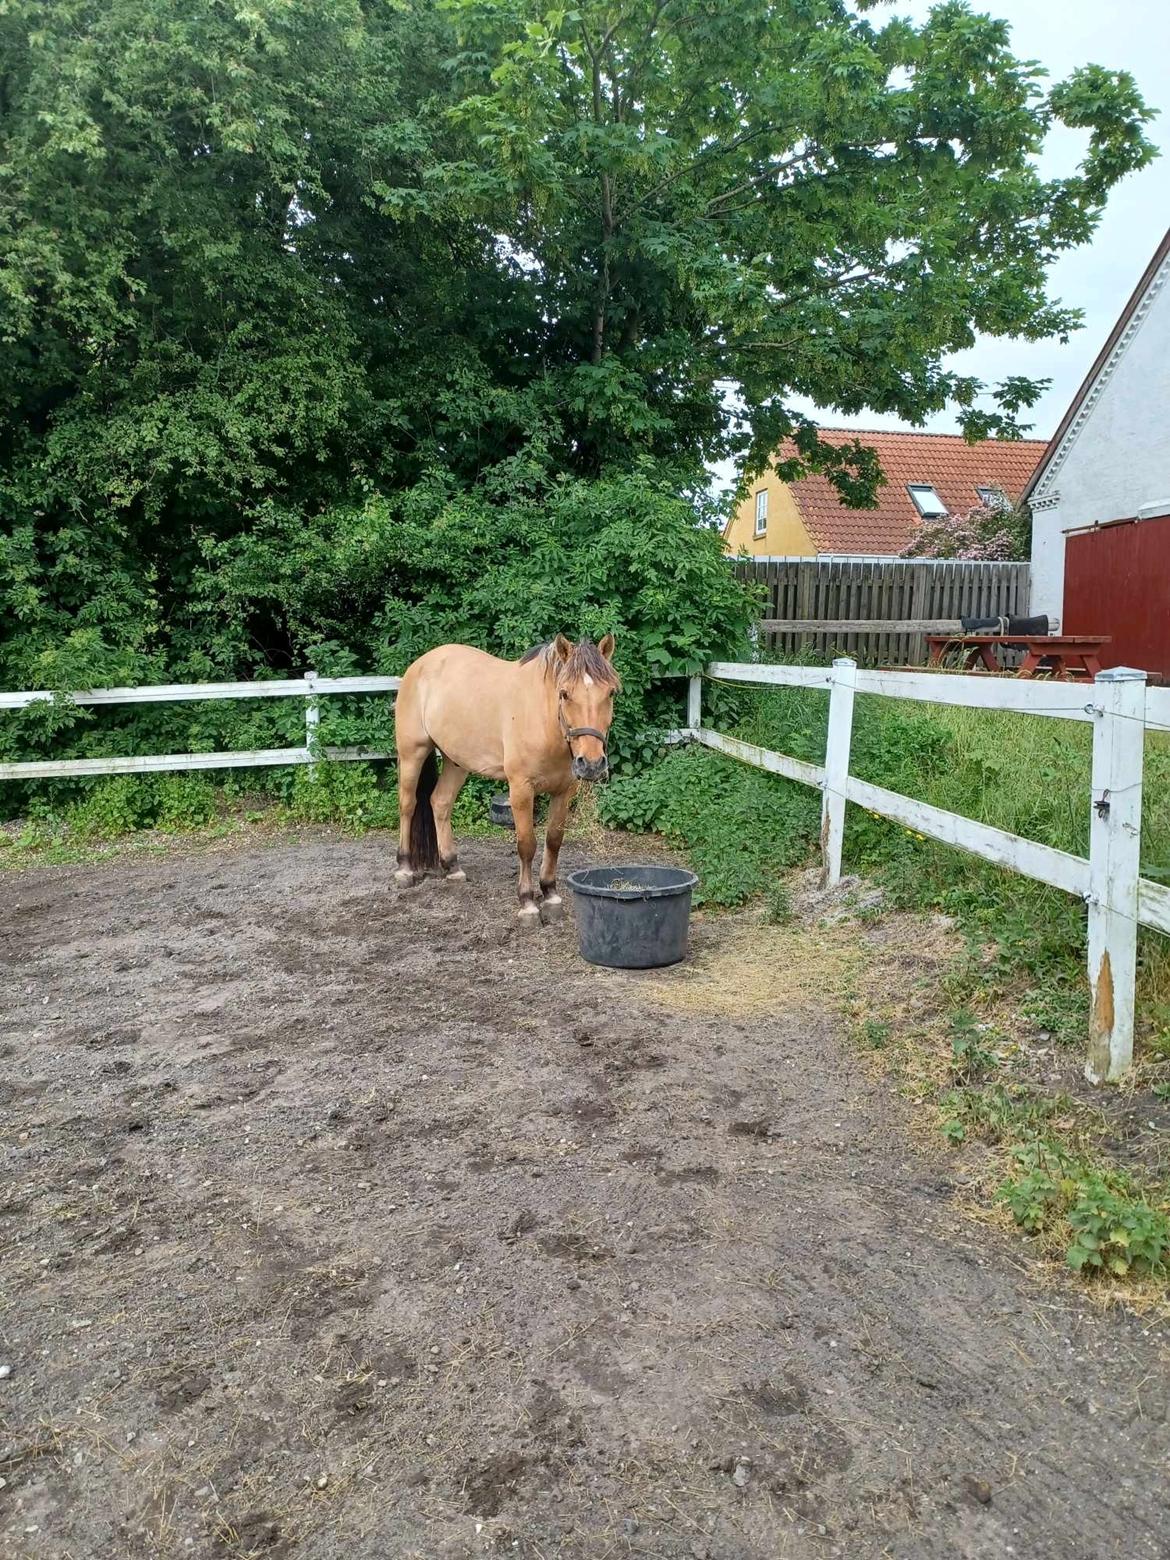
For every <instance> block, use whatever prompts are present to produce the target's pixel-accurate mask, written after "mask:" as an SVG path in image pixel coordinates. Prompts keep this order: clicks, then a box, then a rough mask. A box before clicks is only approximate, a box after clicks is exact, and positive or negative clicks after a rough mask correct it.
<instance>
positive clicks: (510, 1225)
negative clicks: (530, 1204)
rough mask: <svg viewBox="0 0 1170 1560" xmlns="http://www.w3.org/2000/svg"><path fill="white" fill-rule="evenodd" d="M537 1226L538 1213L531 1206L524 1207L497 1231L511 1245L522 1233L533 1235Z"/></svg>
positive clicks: (505, 1242) (501, 1238) (500, 1237)
mask: <svg viewBox="0 0 1170 1560" xmlns="http://www.w3.org/2000/svg"><path fill="white" fill-rule="evenodd" d="M535 1228H536V1215H535V1214H534V1213H533V1211H532V1209H531V1208H522V1209H521V1210H520V1212H519V1213H518V1214H516V1216H515V1217H514V1218H512V1219H509V1220H508V1222H507V1224H504V1225H501V1226H500V1228H499V1229H498V1230H497V1231H496V1235H497V1236H498V1237H499V1239H500V1240H502V1241H503V1242H504V1244H505V1245H508V1246H511V1245H514V1244H515V1242H516V1241H518V1240H519V1239H520V1238H521V1236H522V1235H531V1234H532V1231H533V1230H534V1229H535Z"/></svg>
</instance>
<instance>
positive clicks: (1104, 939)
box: [1085, 666, 1146, 1083]
mask: <svg viewBox="0 0 1170 1560" xmlns="http://www.w3.org/2000/svg"><path fill="white" fill-rule="evenodd" d="M1093 693H1094V696H1095V697H1094V703H1095V704H1096V706H1097V709H1096V723H1095V725H1094V727H1093V777H1092V802H1093V805H1092V810H1091V812H1090V815H1089V985H1090V988H1091V991H1092V1006H1091V1008H1090V1010H1089V1057H1088V1061H1087V1062H1086V1063H1085V1077H1086V1078H1087V1079H1088V1080H1089V1082H1090V1083H1103V1082H1105V1080H1106V1079H1113V1078H1119V1077H1121V1075H1122V1074H1123V1073H1124V1072H1125V1071H1126V1069H1127V1068H1128V1067H1129V1065H1130V1063H1131V1061H1132V1060H1133V1008H1134V982H1135V979H1136V975H1137V927H1138V923H1137V918H1138V876H1139V868H1140V863H1141V842H1142V834H1141V827H1142V765H1143V758H1144V738H1145V713H1146V674H1145V672H1140V671H1135V670H1134V669H1133V668H1132V667H1128V666H1113V667H1110V668H1109V670H1108V671H1105V672H1101V673H1099V674H1098V676H1097V678H1096V680H1095V681H1094V684H1093Z"/></svg>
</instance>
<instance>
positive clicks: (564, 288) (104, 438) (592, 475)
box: [0, 0, 1151, 742]
mask: <svg viewBox="0 0 1170 1560" xmlns="http://www.w3.org/2000/svg"><path fill="white" fill-rule="evenodd" d="M875 17H876V13H875V12H874V11H873V9H872V8H870V7H866V6H862V7H861V8H860V14H859V11H858V10H857V9H855V8H853V7H851V6H850V5H848V4H846V3H845V0H699V3H698V4H689V5H687V6H685V7H684V6H682V5H681V4H676V3H675V0H629V3H627V4H625V5H623V6H622V7H621V8H620V9H619V8H617V7H616V6H614V5H612V4H602V3H597V0H587V3H584V4H582V5H580V6H578V7H577V8H575V9H567V8H562V9H558V8H556V7H552V8H549V9H544V8H541V7H539V6H537V5H535V4H533V3H532V0H444V3H443V4H441V5H440V4H436V3H434V0H396V3H395V4H388V3H384V0H297V3H296V4H295V5H291V4H287V3H285V0H246V3H244V4H237V3H236V0H231V3H228V0H206V3H203V4H200V5H180V4H178V3H177V0H6V3H5V4H4V5H3V6H2V7H0V340H2V347H3V353H4V363H5V372H4V374H3V375H2V376H0V681H2V682H3V683H5V684H7V685H9V686H17V687H20V686H24V687H29V686H44V685H49V686H54V687H68V686H74V687H76V686H80V685H83V684H86V683H100V682H110V681H118V682H122V681H134V680H138V679H163V680H166V679H169V678H182V677H199V676H203V675H207V676H214V675H221V674H224V673H227V672H231V673H233V674H235V675H239V676H243V675H248V674H249V673H250V672H253V671H257V670H264V669H269V668H271V669H284V668H286V667H288V666H290V665H292V664H294V663H296V662H297V661H298V659H300V658H303V657H304V656H305V655H306V654H307V653H308V649H309V646H310V645H311V644H314V643H316V644H320V643H322V642H328V643H330V644H332V645H334V646H335V647H337V653H338V654H341V653H342V652H344V654H345V655H348V656H349V657H350V658H351V660H354V661H355V662H356V661H361V662H362V664H365V665H370V664H371V663H372V662H377V663H378V664H383V665H386V664H390V663H392V662H398V661H401V659H402V656H403V655H404V654H405V653H406V652H407V651H408V650H414V649H419V648H422V647H423V646H424V645H425V644H427V643H429V642H433V639H434V638H435V637H436V636H439V635H456V636H458V637H462V638H478V639H480V640H481V641H484V642H487V641H490V642H492V643H494V644H498V645H501V646H505V647H509V648H517V647H518V646H519V644H520V642H521V640H522V638H523V637H532V636H536V635H539V634H540V633H545V632H548V631H549V630H551V629H553V628H560V627H565V628H567V629H570V630H577V629H580V628H586V627H589V626H591V625H595V626H597V627H601V626H613V625H614V624H617V625H620V626H625V627H627V628H631V627H632V628H633V629H634V633H633V635H632V636H631V635H630V634H627V637H626V640H625V645H626V653H627V654H629V655H630V656H631V657H632V661H631V666H634V665H635V664H637V665H639V666H641V667H642V668H643V669H644V671H645V675H646V677H647V678H649V677H650V674H651V672H652V670H653V669H654V668H655V667H657V668H658V669H659V670H660V671H667V670H677V669H681V668H684V667H685V666H686V665H688V664H690V663H691V662H692V661H694V660H695V659H698V658H700V657H701V656H702V655H703V654H707V653H710V652H711V651H712V650H713V649H714V648H715V647H716V646H717V645H719V646H727V645H728V644H729V643H730V642H731V641H732V640H733V639H734V637H735V635H736V634H737V633H738V632H739V630H740V627H741V625H742V615H743V610H742V602H741V601H740V598H739V597H738V595H736V594H735V593H734V592H732V591H729V590H726V589H724V588H723V587H722V586H719V585H717V584H716V582H715V572H716V571H714V570H712V568H711V559H712V557H713V556H714V551H713V543H712V540H711V539H710V538H708V537H706V536H704V535H703V534H702V532H701V530H700V529H698V528H697V527H696V526H694V525H690V524H681V523H680V521H679V516H680V515H682V514H684V513H689V515H690V516H691V518H692V519H696V520H701V519H702V518H703V515H702V512H701V510H702V505H701V503H698V504H697V503H696V499H695V495H696V494H697V493H699V492H701V491H702V488H703V483H704V477H703V473H704V470H705V466H706V464H707V463H708V462H709V461H711V460H712V459H715V458H719V457H722V456H725V455H726V454H728V453H729V452H732V451H735V450H738V451H739V452H740V453H741V454H743V455H744V456H745V459H746V461H747V464H748V467H749V468H754V467H758V466H760V465H761V464H762V462H763V461H764V460H765V459H766V457H767V455H768V453H769V452H770V451H771V450H772V449H774V447H775V446H776V444H777V442H778V439H779V437H780V435H781V434H782V433H784V432H786V431H792V432H794V434H795V437H796V443H797V447H798V449H799V451H800V458H801V462H802V463H804V464H807V465H812V466H818V467H821V468H823V469H826V470H828V471H829V473H830V475H831V477H832V478H833V480H834V481H835V482H836V483H837V485H838V487H839V488H840V490H841V491H842V493H843V494H844V495H845V496H846V497H847V498H848V499H849V500H850V501H852V502H859V501H863V500H864V499H865V497H866V495H867V494H869V493H871V492H872V490H873V485H874V481H875V478H876V468H875V466H874V463H873V457H872V455H871V454H870V453H869V452H866V451H865V450H863V449H862V448H861V447H860V446H851V447H847V448H845V449H844V450H842V449H841V448H840V447H829V446H827V445H822V444H820V443H819V442H818V440H817V438H816V433H815V429H813V428H812V427H811V426H810V425H808V424H807V423H806V422H804V421H803V420H802V419H800V418H798V417H796V416H795V414H794V413H793V412H792V411H791V410H790V406H789V403H790V400H791V398H792V397H793V396H794V395H801V396H809V397H811V398H812V399H813V400H814V401H816V402H818V403H820V404H822V405H825V406H832V407H836V408H839V409H841V410H843V411H850V412H853V411H858V410H860V409H861V408H863V407H869V408H872V409H874V410H877V411H882V412H897V413H900V414H901V415H902V416H904V417H907V418H909V419H910V420H912V421H916V420H921V419H922V418H923V417H925V416H926V415H927V414H928V413H929V412H932V411H934V410H937V409H938V408H940V407H942V406H944V405H947V404H957V405H958V406H959V408H960V410H961V415H962V417H963V419H964V422H965V425H966V426H967V427H968V428H969V429H970V430H971V431H972V433H975V434H984V435H985V434H988V433H992V432H999V433H1002V434H1004V435H1005V436H1011V435H1012V434H1013V433H1015V432H1016V430H1017V418H1018V416H1019V414H1020V413H1021V412H1022V411H1023V410H1024V409H1025V408H1026V407H1027V406H1028V404H1029V403H1030V402H1031V400H1032V399H1033V398H1034V396H1035V394H1036V388H1037V387H1036V386H1034V385H1030V384H1028V383H1027V382H1026V381H1023V380H1019V379H1012V380H1009V381H1007V382H1006V383H1005V384H1003V385H1001V386H998V387H993V388H992V389H991V390H988V389H987V387H984V386H981V385H979V384H978V383H976V382H975V381H974V380H972V379H970V378H968V377H964V376H959V375H956V374H954V373H953V372H951V371H950V370H948V369H947V368H946V367H945V366H944V359H945V355H946V354H947V353H949V352H951V351H953V350H954V349H956V348H960V347H963V346H966V345H968V344H969V343H970V342H971V340H972V339H973V336H974V333H975V332H976V331H984V332H991V333H998V334H1018V335H1024V336H1033V337H1035V336H1044V335H1052V334H1056V335H1062V334H1063V333H1065V332H1066V331H1067V330H1069V329H1071V328H1072V326H1073V325H1074V324H1075V312H1074V311H1072V310H1069V309H1067V308H1065V307H1064V306H1062V305H1060V304H1059V303H1055V302H1052V301H1050V300H1049V299H1048V298H1047V296H1046V292H1045V274H1046V270H1047V268H1048V266H1049V264H1050V263H1051V261H1052V260H1053V258H1054V257H1055V256H1056V255H1058V254H1059V253H1060V252H1061V251H1062V250H1064V249H1066V248H1067V247H1069V246H1070V245H1073V244H1077V243H1081V242H1084V241H1085V240H1086V239H1087V238H1088V237H1089V236H1090V234H1091V232H1092V230H1093V226H1094V223H1095V222H1096V220H1097V217H1098V215H1099V213H1100V211H1101V209H1102V204H1103V202H1104V200H1105V198H1106V195H1107V193H1108V191H1109V189H1110V187H1111V186H1112V185H1113V184H1114V183H1115V182H1116V181H1117V180H1118V179H1119V178H1121V177H1122V176H1123V175H1124V174H1125V173H1127V172H1128V171H1130V170H1131V169H1133V168H1136V167H1140V166H1141V165H1142V164H1143V163H1144V162H1145V161H1146V160H1147V159H1148V158H1149V156H1150V155H1151V149H1150V147H1149V145H1148V143H1147V141H1146V140H1145V138H1144V136H1143V133H1142V126H1143V123H1144V122H1145V121H1146V120H1147V119H1148V118H1149V113H1148V111H1147V110H1146V109H1145V108H1144V106H1143V104H1142V102H1141V99H1140V97H1139V95H1138V93H1137V90H1136V88H1135V86H1134V83H1133V81H1132V80H1130V78H1129V77H1127V76H1126V75H1124V74H1115V73H1110V72H1107V71H1104V70H1101V69H1099V68H1097V67H1093V66H1090V67H1086V68H1084V69H1082V70H1080V71H1077V72H1075V73H1074V74H1073V75H1072V76H1071V77H1070V78H1069V79H1068V80H1067V81H1065V82H1062V83H1058V84H1056V85H1053V86H1049V85H1047V83H1046V82H1045V79H1044V76H1043V72H1042V71H1041V69H1040V68H1039V67H1038V66H1036V65H1035V64H1031V63H1028V62H1022V61H1019V60H1017V59H1015V58H1014V57H1013V55H1012V54H1011V50H1010V40H1009V37H1008V33H1007V29H1006V27H1005V26H1004V24H1002V23H999V22H996V21H993V20H991V19H990V18H988V17H985V16H979V15H976V14H974V13H973V12H972V11H971V10H970V9H969V8H968V7H967V6H966V5H965V4H962V3H959V0H946V3H943V4H940V5H939V6H937V7H936V8H935V10H934V11H933V12H932V13H931V16H930V18H929V20H928V21H927V22H925V23H924V24H923V25H922V26H920V27H915V26H912V25H911V24H910V23H908V22H906V21H903V20H897V19H886V20H882V21H878V20H876V19H875ZM1054 124H1063V125H1068V126H1074V127H1077V128H1079V129H1080V130H1082V131H1083V132H1084V139H1085V148H1086V149H1085V155H1084V159H1083V161H1082V164H1081V166H1080V168H1079V169H1078V170H1076V171H1075V172H1073V173H1071V174H1070V175H1069V176H1068V177H1066V178H1063V179H1058V180H1044V179H1042V178H1041V177H1040V175H1039V174H1038V172H1037V171H1036V167H1035V157H1036V153H1037V151H1038V150H1039V148H1040V146H1041V144H1042V142H1043V140H1044V137H1045V135H1046V133H1047V131H1048V130H1049V128H1050V127H1051V126H1053V125H1054ZM729 383H732V384H734V385H736V386H737V387H738V394H739V397H740V401H741V405H742V409H743V415H742V418H739V417H736V416H732V415H731V414H730V413H729V411H728V409H727V397H726V394H725V391H726V387H727V385H728V384H729ZM788 474H789V475H793V474H795V472H789V473H788ZM615 506H624V516H625V518H624V519H623V518H622V516H621V515H620V514H619V513H618V509H617V508H615ZM667 515H669V517H670V519H669V523H667V521H666V520H665V519H664V518H663V517H665V516H667ZM663 526H665V528H666V529H665V531H664V530H663V529H662V527H663ZM643 527H644V529H640V528H643ZM656 527H657V529H656ZM654 545H657V546H662V547H669V548H670V549H671V553H670V556H669V557H665V558H657V559H656V558H655V557H653V556H651V552H652V547H653V546H654ZM607 549H616V550H617V552H616V555H612V554H611V552H610V551H608V550H607ZM542 571H543V572H542ZM672 571H675V573H674V574H672ZM672 582H673V583H672ZM699 588H702V589H703V590H706V591H708V592H709V593H710V598H709V599H710V601H711V602H712V603H714V605H713V606H712V608H711V610H710V611H706V610H705V609H703V610H700V609H699V607H698V606H697V605H696V603H695V601H694V600H693V599H684V597H683V593H684V592H686V591H694V590H698V589H699ZM602 619H605V621H604V623H603V621H602ZM656 619H657V622H655V620H656ZM611 620H612V621H611ZM655 633H658V634H659V638H658V639H655V638H654V635H655ZM639 658H640V659H639ZM639 675H641V674H639ZM635 680H636V679H635ZM646 687H647V689H649V687H650V684H649V682H647V683H646ZM50 736H51V733H49V732H48V730H47V728H46V735H45V741H46V742H48V741H49V739H50Z"/></svg>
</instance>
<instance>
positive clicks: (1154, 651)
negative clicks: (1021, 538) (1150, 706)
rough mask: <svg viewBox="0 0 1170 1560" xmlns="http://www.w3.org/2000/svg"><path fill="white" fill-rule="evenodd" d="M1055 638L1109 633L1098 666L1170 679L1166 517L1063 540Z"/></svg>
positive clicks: (1169, 519)
mask: <svg viewBox="0 0 1170 1560" xmlns="http://www.w3.org/2000/svg"><path fill="white" fill-rule="evenodd" d="M1061 633H1063V634H1110V635H1112V643H1111V644H1107V645H1103V646H1102V651H1101V664H1102V666H1138V667H1141V668H1143V670H1145V671H1147V672H1160V673H1161V674H1162V676H1163V677H1166V678H1170V515H1159V516H1158V518H1157V519H1154V520H1124V521H1119V522H1118V523H1117V524H1116V525H1105V526H1101V527H1100V529H1099V530H1095V531H1079V532H1076V533H1074V534H1073V535H1072V536H1070V537H1069V538H1068V545H1067V548H1066V551H1065V555H1064V614H1063V619H1062V623H1061Z"/></svg>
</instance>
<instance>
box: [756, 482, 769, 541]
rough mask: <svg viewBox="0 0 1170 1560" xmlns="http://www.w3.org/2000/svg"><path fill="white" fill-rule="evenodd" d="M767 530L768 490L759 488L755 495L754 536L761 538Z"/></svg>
mask: <svg viewBox="0 0 1170 1560" xmlns="http://www.w3.org/2000/svg"><path fill="white" fill-rule="evenodd" d="M767 529H768V490H767V488H761V489H760V491H759V492H758V493H757V494H756V535H757V536H763V534H764V532H765V531H766V530H767Z"/></svg>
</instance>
